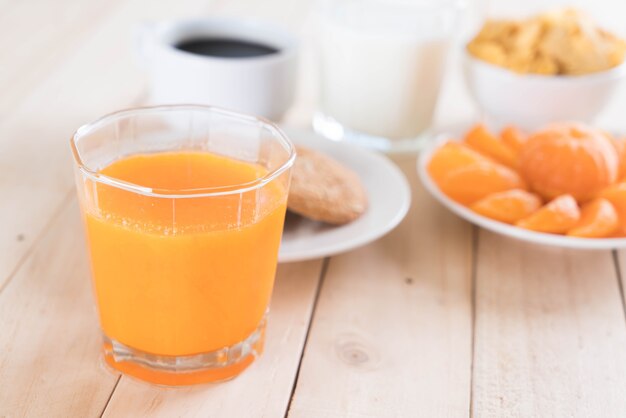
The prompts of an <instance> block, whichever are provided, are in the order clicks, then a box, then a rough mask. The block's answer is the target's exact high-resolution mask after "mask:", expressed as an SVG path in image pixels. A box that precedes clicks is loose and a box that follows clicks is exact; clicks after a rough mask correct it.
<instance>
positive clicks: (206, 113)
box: [71, 105, 295, 386]
mask: <svg viewBox="0 0 626 418" xmlns="http://www.w3.org/2000/svg"><path fill="white" fill-rule="evenodd" d="M71 147H72V152H73V155H74V161H75V168H76V169H75V172H76V182H77V190H78V196H79V200H80V206H81V212H82V215H83V219H84V224H85V230H86V236H87V244H88V247H89V255H90V260H91V273H92V277H93V283H94V290H95V297H96V301H97V306H98V312H99V317H100V325H101V328H102V333H103V338H104V342H103V350H104V358H105V360H106V362H107V363H108V364H109V365H110V366H111V367H113V368H114V369H116V370H119V371H122V372H124V373H126V374H128V375H131V376H134V377H137V378H139V379H142V380H146V381H149V382H153V383H157V384H162V385H171V386H178V385H190V384H196V383H203V382H214V381H219V380H226V379H229V378H232V377H234V376H236V375H237V374H239V373H240V372H241V371H243V370H244V369H245V368H246V367H247V366H248V365H250V363H251V362H252V361H254V359H255V358H256V357H257V356H258V355H260V354H261V352H262V349H263V341H264V332H265V323H266V316H267V311H268V303H269V300H270V295H271V293H272V287H273V283H274V275H275V272H276V264H277V256H278V247H279V244H280V238H281V234H282V228H283V222H284V217H285V210H286V202H287V192H288V189H289V176H290V169H291V166H292V164H293V161H294V159H295V152H294V148H293V145H292V144H291V143H290V141H289V140H288V139H287V138H286V137H285V135H284V134H283V133H282V132H281V131H280V130H279V129H278V128H277V127H276V126H275V125H273V124H272V123H270V122H268V121H265V120H262V119H258V118H255V117H251V116H245V115H241V114H238V113H234V112H230V111H226V110H220V109H217V108H212V107H207V106H192V105H176V106H159V107H146V108H137V109H131V110H125V111H121V112H117V113H113V114H110V115H107V116H105V117H103V118H101V119H99V120H97V121H95V122H93V123H91V124H88V125H85V126H83V127H81V128H80V129H78V131H77V132H76V133H75V134H74V136H73V137H72V140H71Z"/></svg>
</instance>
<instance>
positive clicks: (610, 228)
mask: <svg viewBox="0 0 626 418" xmlns="http://www.w3.org/2000/svg"><path fill="white" fill-rule="evenodd" d="M617 227H618V216H617V211H616V210H615V208H614V207H613V205H612V204H611V202H609V201H608V200H607V199H603V198H598V199H594V200H592V201H591V202H589V203H587V204H586V205H584V206H583V207H582V209H581V212H580V220H579V221H578V223H577V224H576V226H575V227H574V228H573V229H570V230H569V232H568V233H567V235H570V236H572V237H583V238H604V237H608V236H609V235H611V234H613V233H614V232H615V230H616V229H617Z"/></svg>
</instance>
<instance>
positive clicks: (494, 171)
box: [439, 161, 526, 206]
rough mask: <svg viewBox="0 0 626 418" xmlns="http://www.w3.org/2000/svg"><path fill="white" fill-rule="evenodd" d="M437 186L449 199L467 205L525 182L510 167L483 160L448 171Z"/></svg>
mask: <svg viewBox="0 0 626 418" xmlns="http://www.w3.org/2000/svg"><path fill="white" fill-rule="evenodd" d="M439 188H440V189H441V191H442V192H443V193H445V194H446V195H447V196H448V197H450V198H451V199H453V200H456V201H457V202H459V203H461V204H463V205H466V206H468V205H471V204H472V203H474V202H476V201H478V200H480V199H482V198H484V197H485V196H488V195H490V194H493V193H497V192H503V191H505V190H511V189H525V188H526V184H525V183H524V181H523V180H522V178H521V177H520V175H519V174H517V173H516V172H515V171H513V170H511V169H510V168H508V167H505V166H503V165H500V164H497V163H495V162H492V161H483V162H479V163H474V164H470V165H467V166H464V167H459V168H457V169H456V170H452V171H450V172H448V173H447V175H446V176H444V177H443V178H442V179H441V181H440V182H439Z"/></svg>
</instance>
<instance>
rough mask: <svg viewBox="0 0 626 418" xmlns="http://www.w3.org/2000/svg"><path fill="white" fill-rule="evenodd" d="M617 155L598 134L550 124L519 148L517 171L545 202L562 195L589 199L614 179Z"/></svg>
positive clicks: (588, 129)
mask: <svg viewBox="0 0 626 418" xmlns="http://www.w3.org/2000/svg"><path fill="white" fill-rule="evenodd" d="M618 169H619V160H618V155H617V152H616V150H615V147H614V146H613V143H612V141H611V139H610V138H609V137H607V136H606V135H605V134H604V133H603V132H602V131H600V130H597V129H593V128H591V127H588V126H586V125H582V124H577V123H563V124H558V125H551V126H549V127H547V128H545V129H543V130H541V131H539V132H537V133H535V134H533V135H531V136H530V137H529V138H528V140H527V141H526V142H525V143H524V145H523V146H522V151H521V154H520V170H521V173H522V176H523V177H524V178H525V179H526V180H527V181H528V183H529V186H530V188H531V189H532V190H534V191H536V192H537V193H539V194H540V195H541V196H543V197H544V198H546V199H553V198H555V197H557V196H560V195H563V194H569V195H571V196H573V197H574V198H575V199H576V200H578V201H579V202H583V201H586V200H590V199H592V198H593V197H595V196H596V195H597V193H598V192H600V191H601V190H602V189H604V188H605V187H607V186H609V185H611V184H613V183H614V182H615V181H616V180H617V176H618Z"/></svg>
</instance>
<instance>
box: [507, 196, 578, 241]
mask: <svg viewBox="0 0 626 418" xmlns="http://www.w3.org/2000/svg"><path fill="white" fill-rule="evenodd" d="M579 220H580V209H579V208H578V204H577V203H576V199H574V197H573V196H571V195H568V194H566V195H562V196H559V197H557V198H556V199H554V200H552V201H551V202H549V203H548V204H547V205H545V206H544V207H542V208H541V209H539V210H538V211H537V212H535V213H533V214H532V215H530V216H529V217H527V218H524V219H522V220H520V221H519V222H517V224H516V225H517V226H519V227H520V228H525V229H530V230H533V231H538V232H547V233H550V234H564V233H566V232H567V231H569V230H570V229H572V228H574V227H575V226H576V224H577V223H578V222H579Z"/></svg>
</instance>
